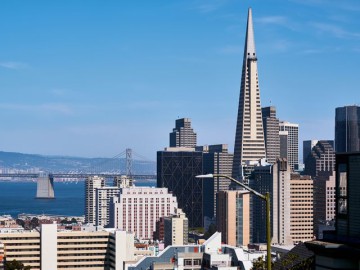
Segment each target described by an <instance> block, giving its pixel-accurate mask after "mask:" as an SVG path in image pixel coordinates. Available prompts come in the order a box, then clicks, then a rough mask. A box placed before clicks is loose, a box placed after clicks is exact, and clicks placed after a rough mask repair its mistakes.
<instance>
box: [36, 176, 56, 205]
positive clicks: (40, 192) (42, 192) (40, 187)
mask: <svg viewBox="0 0 360 270" xmlns="http://www.w3.org/2000/svg"><path fill="white" fill-rule="evenodd" d="M36 199H55V194H54V178H53V176H52V174H48V173H40V174H39V177H38V179H37V190H36Z"/></svg>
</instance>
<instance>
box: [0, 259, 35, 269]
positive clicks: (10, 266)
mask: <svg viewBox="0 0 360 270" xmlns="http://www.w3.org/2000/svg"><path fill="white" fill-rule="evenodd" d="M5 269H6V270H31V267H30V266H24V264H23V263H21V262H19V261H17V260H15V259H14V260H12V261H9V262H6V263H5Z"/></svg>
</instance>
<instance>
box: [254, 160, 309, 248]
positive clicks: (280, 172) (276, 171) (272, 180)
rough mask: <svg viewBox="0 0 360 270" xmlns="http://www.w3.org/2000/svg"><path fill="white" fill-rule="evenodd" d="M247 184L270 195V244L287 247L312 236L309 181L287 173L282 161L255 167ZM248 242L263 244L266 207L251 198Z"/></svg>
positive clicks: (285, 163) (289, 172)
mask: <svg viewBox="0 0 360 270" xmlns="http://www.w3.org/2000/svg"><path fill="white" fill-rule="evenodd" d="M250 185H251V187H252V188H254V189H255V190H256V191H258V192H260V193H262V194H265V193H266V192H269V193H270V196H271V204H270V205H271V215H270V216H271V221H272V226H271V229H272V242H273V243H275V244H284V245H289V244H293V243H297V242H300V241H308V240H311V239H312V237H313V180H311V178H310V176H300V175H299V174H294V173H291V169H290V165H289V164H288V162H287V160H286V159H282V158H280V159H278V160H277V162H276V163H275V164H273V165H271V164H268V165H266V164H264V165H262V166H257V167H255V170H254V171H253V175H252V179H251V181H250ZM251 212H252V241H253V242H265V241H266V230H265V225H264V224H265V223H266V215H265V213H266V205H265V203H264V202H263V200H261V199H259V198H256V197H255V198H254V197H253V199H252V210H251Z"/></svg>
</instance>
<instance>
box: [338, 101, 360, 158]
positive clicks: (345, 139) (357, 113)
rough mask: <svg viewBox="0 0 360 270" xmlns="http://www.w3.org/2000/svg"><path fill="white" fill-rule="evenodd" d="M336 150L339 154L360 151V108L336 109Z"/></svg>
mask: <svg viewBox="0 0 360 270" xmlns="http://www.w3.org/2000/svg"><path fill="white" fill-rule="evenodd" d="M335 150H336V152H337V153H342V152H354V151H360V107H359V106H355V105H354V106H345V107H339V108H336V114H335Z"/></svg>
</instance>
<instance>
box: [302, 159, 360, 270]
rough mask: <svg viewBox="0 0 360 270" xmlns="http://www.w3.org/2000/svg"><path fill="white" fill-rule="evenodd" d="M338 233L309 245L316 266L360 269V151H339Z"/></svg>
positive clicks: (337, 165)
mask: <svg viewBox="0 0 360 270" xmlns="http://www.w3.org/2000/svg"><path fill="white" fill-rule="evenodd" d="M335 171H336V183H335V192H336V196H335V197H336V200H335V201H336V204H335V205H336V207H335V209H336V215H335V232H331V233H326V232H324V237H323V240H321V241H319V240H314V241H311V242H308V243H306V246H307V247H308V248H309V249H310V250H312V251H313V252H314V253H315V265H316V269H334V270H335V269H337V270H340V269H341V270H342V269H349V270H350V269H351V270H355V269H359V265H360V252H359V243H360V200H359V194H360V181H359V179H360V152H350V153H338V154H336V167H335Z"/></svg>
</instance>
